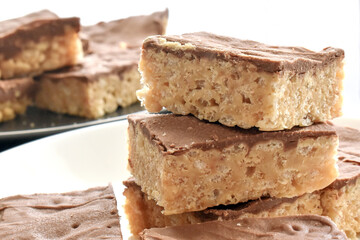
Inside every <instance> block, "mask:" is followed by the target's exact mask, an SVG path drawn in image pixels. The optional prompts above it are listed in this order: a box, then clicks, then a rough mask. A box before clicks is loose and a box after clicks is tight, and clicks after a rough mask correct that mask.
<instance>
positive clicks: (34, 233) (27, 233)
mask: <svg viewBox="0 0 360 240" xmlns="http://www.w3.org/2000/svg"><path fill="white" fill-rule="evenodd" d="M0 212H1V221H0V239H2V240H10V239H28V240H31V239H34V240H35V239H122V236H121V230H120V223H119V215H118V211H117V206H116V199H115V195H114V192H113V189H112V186H108V187H98V188H92V189H88V190H86V191H77V192H69V193H62V194H34V195H17V196H12V197H7V198H3V199H0Z"/></svg>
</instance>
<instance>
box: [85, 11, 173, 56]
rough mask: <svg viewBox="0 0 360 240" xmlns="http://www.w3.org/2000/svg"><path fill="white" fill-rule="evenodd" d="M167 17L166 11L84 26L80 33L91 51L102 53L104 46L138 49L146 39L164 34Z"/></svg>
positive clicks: (167, 12)
mask: <svg viewBox="0 0 360 240" xmlns="http://www.w3.org/2000/svg"><path fill="white" fill-rule="evenodd" d="M168 16H169V11H168V10H167V9H166V10H165V11H162V12H154V13H153V14H151V15H144V16H134V17H129V18H125V19H119V20H115V21H111V22H100V23H98V24H95V25H92V26H84V27H83V28H82V30H81V32H82V34H84V39H87V40H88V41H89V47H90V48H91V49H92V50H93V51H103V50H102V48H103V47H104V45H105V46H111V47H113V48H140V47H141V44H142V42H143V40H144V39H145V38H146V37H148V36H151V35H157V34H164V33H165V30H166V26H167V20H168Z"/></svg>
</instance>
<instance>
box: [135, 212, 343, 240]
mask: <svg viewBox="0 0 360 240" xmlns="http://www.w3.org/2000/svg"><path fill="white" fill-rule="evenodd" d="M140 239H143V240H155V239H156V240H162V239H164V240H165V239H172V240H185V239H207V240H211V239H216V240H218V239H267V240H271V239H274V240H275V239H276V240H279V239H294V240H295V239H299V240H300V239H334V240H335V239H338V240H340V239H343V240H345V239H347V238H346V235H345V234H344V233H343V232H342V231H340V230H339V229H338V228H337V227H336V225H335V224H334V223H333V222H332V221H331V220H330V219H329V218H326V217H321V216H316V215H303V216H288V217H276V218H244V219H239V220H231V221H211V222H206V223H201V224H193V225H186V226H176V227H168V228H153V229H147V230H144V232H142V233H141V234H140Z"/></svg>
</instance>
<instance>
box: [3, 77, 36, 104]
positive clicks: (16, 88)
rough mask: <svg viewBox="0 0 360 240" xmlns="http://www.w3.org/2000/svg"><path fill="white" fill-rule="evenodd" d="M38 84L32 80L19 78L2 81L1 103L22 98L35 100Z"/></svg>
mask: <svg viewBox="0 0 360 240" xmlns="http://www.w3.org/2000/svg"><path fill="white" fill-rule="evenodd" d="M35 88H36V84H35V82H34V80H33V79H32V78H17V79H10V80H1V81H0V102H5V101H8V100H13V99H16V98H20V97H22V96H28V97H30V98H33V96H34V93H35Z"/></svg>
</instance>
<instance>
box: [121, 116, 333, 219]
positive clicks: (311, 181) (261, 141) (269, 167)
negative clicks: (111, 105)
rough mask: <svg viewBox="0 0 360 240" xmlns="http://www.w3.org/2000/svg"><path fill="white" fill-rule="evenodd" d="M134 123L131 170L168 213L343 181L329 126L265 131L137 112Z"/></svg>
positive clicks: (294, 193)
mask: <svg viewBox="0 0 360 240" xmlns="http://www.w3.org/2000/svg"><path fill="white" fill-rule="evenodd" d="M128 121H129V138H128V139H129V170H130V172H131V173H132V174H133V176H134V177H135V181H136V183H137V184H138V185H139V186H140V187H141V189H142V191H143V192H145V193H146V194H147V195H148V196H149V197H150V198H152V199H154V200H155V201H156V203H157V204H158V205H160V206H162V207H164V214H166V215H169V214H177V213H183V212H191V211H199V210H203V209H206V208H208V207H212V206H217V205H219V204H236V203H238V202H246V201H248V200H252V199H258V198H260V197H263V196H269V197H277V198H279V197H288V198H291V197H294V196H299V195H302V194H304V193H310V192H313V191H315V190H319V189H322V188H324V187H326V186H328V185H329V184H330V183H331V182H332V181H334V180H335V179H336V177H337V175H338V171H337V167H336V157H335V156H336V152H337V151H336V150H337V146H338V138H337V135H336V132H335V130H334V129H333V127H332V126H330V125H328V124H325V123H322V124H315V125H312V126H309V127H305V128H299V127H296V128H293V129H291V130H286V131H277V132H261V131H259V130H257V129H255V128H252V129H241V128H238V127H235V128H234V127H226V126H223V125H220V124H217V123H209V122H206V121H201V120H199V119H197V118H195V117H193V116H182V115H174V114H133V115H130V116H129V117H128Z"/></svg>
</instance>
